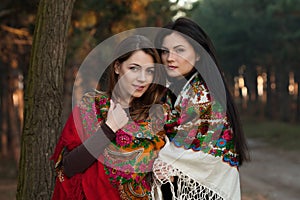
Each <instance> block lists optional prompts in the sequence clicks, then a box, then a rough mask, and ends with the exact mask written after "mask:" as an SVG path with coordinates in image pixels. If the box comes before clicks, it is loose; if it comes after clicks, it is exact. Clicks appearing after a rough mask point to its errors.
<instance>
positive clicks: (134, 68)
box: [129, 66, 138, 71]
mask: <svg viewBox="0 0 300 200" xmlns="http://www.w3.org/2000/svg"><path fill="white" fill-rule="evenodd" d="M129 69H130V70H131V71H138V68H137V67H135V66H131V67H129Z"/></svg>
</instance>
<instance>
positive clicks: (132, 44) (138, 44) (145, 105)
mask: <svg viewBox="0 0 300 200" xmlns="http://www.w3.org/2000/svg"><path fill="white" fill-rule="evenodd" d="M138 50H141V51H143V52H144V53H146V54H148V55H150V56H151V57H152V58H153V61H154V65H155V70H154V75H153V81H152V83H151V84H150V86H149V88H148V89H147V91H146V92H145V93H144V94H143V95H142V96H141V97H139V98H133V99H132V101H131V102H130V105H129V106H130V115H131V118H132V119H134V120H140V119H145V118H146V117H147V116H148V114H149V109H150V108H151V106H152V105H153V104H157V103H160V100H161V98H162V95H163V90H164V86H165V84H166V75H165V71H164V69H163V67H162V65H161V60H160V56H159V54H158V52H157V50H156V49H155V48H154V45H153V44H152V42H151V41H150V40H149V39H148V38H146V37H145V36H142V35H133V36H129V37H127V38H126V39H124V40H123V41H122V42H120V43H119V45H118V46H117V47H116V49H115V51H114V58H116V59H114V61H113V62H112V63H111V64H110V66H109V71H108V72H109V80H108V89H107V93H108V95H110V96H112V94H113V91H114V90H115V86H116V85H117V82H118V78H119V77H118V76H119V75H118V74H116V73H115V70H114V66H115V64H116V63H117V62H118V63H120V64H121V63H123V62H124V61H126V60H127V59H129V58H130V57H131V56H132V54H133V53H134V52H136V51H138Z"/></svg>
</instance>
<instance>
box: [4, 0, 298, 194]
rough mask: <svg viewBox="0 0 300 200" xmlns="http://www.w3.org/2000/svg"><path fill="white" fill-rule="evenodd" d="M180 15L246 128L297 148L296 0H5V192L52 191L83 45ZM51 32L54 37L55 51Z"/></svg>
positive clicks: (278, 144) (158, 24) (253, 135)
mask: <svg viewBox="0 0 300 200" xmlns="http://www.w3.org/2000/svg"><path fill="white" fill-rule="evenodd" d="M179 16H187V17H190V18H192V19H193V20H195V21H196V22H197V23H199V24H200V25H201V26H202V27H203V28H204V30H205V31H206V32H207V33H208V34H209V35H210V36H211V38H212V40H213V43H214V44H215V46H216V50H217V54H218V56H219V59H220V63H221V65H222V67H223V69H224V73H225V76H226V79H227V81H228V83H229V85H230V88H231V90H232V93H233V95H234V97H235V100H236V102H237V104H238V106H239V110H240V113H241V114H242V120H243V122H244V128H245V132H246V135H247V137H249V138H260V139H263V140H264V141H267V142H269V143H270V144H272V145H274V146H276V148H277V147H278V148H282V149H284V150H292V151H294V150H296V151H298V150H299V132H300V131H299V130H300V126H299V125H298V123H299V121H300V97H299V89H298V84H299V79H300V66H299V65H300V56H299V55H300V29H299V21H300V2H299V1H298V0H252V1H248V0H199V1H195V0H194V1H188V0H186V1H175V0H173V1H164V0H140V1H135V0H127V1H125V0H110V1H108V0H102V1H97V0H85V1H83V0H77V1H75V0H73V1H70V2H68V3H65V2H63V1H61V2H60V1H58V0H49V1H46V0H40V1H38V0H33V1H29V0H22V1H21V0H14V1H8V0H2V1H1V3H0V37H1V40H0V49H1V51H0V84H1V85H0V109H1V113H0V163H1V164H0V179H1V180H2V179H6V181H7V180H11V181H12V184H15V182H17V183H18V187H17V191H16V192H13V194H12V193H11V191H9V192H7V193H8V195H11V196H13V197H12V198H15V196H16V194H17V199H32V197H34V198H33V199H48V198H49V195H51V189H52V188H53V183H54V182H53V177H54V171H53V164H52V163H51V162H50V161H49V155H51V153H52V151H53V147H54V145H55V144H56V141H57V138H58V136H59V134H60V131H61V128H62V127H63V124H64V122H65V120H66V118H67V116H68V115H69V113H70V111H71V109H72V105H71V103H72V92H73V85H74V80H75V77H76V73H77V71H78V69H79V67H80V65H81V63H82V62H83V60H84V59H85V57H86V56H87V55H88V53H89V52H90V51H91V50H92V49H93V48H94V47H95V46H97V45H98V44H99V43H101V42H102V41H104V40H105V39H107V38H109V37H111V36H112V35H114V34H117V33H120V32H122V31H126V30H129V29H133V28H139V27H149V26H154V27H161V26H163V25H164V24H166V23H167V22H169V21H170V20H172V19H176V18H177V17H179ZM55 20H56V21H55ZM60 26H61V27H60ZM57 29H59V30H57ZM59 31H61V32H59ZM50 41H56V42H58V43H56V44H57V46H58V47H59V49H58V51H53V49H54V50H55V46H54V45H53V44H55V43H53V42H52V45H51V44H50ZM47 50H48V51H47ZM50 50H52V51H50ZM55 52H56V53H55ZM53 80H57V82H55V83H54V81H53ZM50 90H51V91H50ZM53 91H54V92H53ZM26 92H27V93H26ZM24 111H25V115H24ZM26 118H27V120H26ZM46 121H47V122H46ZM22 147H23V148H22ZM45 155H46V156H45ZM37 171H38V172H37ZM17 177H18V180H17ZM16 180H17V181H16ZM0 189H1V188H0Z"/></svg>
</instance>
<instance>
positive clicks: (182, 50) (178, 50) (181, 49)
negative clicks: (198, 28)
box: [175, 48, 184, 53]
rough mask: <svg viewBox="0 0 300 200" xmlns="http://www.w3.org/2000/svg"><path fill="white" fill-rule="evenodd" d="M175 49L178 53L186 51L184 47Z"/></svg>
mask: <svg viewBox="0 0 300 200" xmlns="http://www.w3.org/2000/svg"><path fill="white" fill-rule="evenodd" d="M175 51H176V53H182V52H184V49H183V48H178V49H176V50H175Z"/></svg>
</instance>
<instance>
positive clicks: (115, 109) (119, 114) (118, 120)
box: [106, 100, 129, 132]
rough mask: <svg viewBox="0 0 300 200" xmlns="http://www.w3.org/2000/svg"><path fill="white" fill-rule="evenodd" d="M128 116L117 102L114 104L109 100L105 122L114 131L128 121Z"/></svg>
mask: <svg viewBox="0 0 300 200" xmlns="http://www.w3.org/2000/svg"><path fill="white" fill-rule="evenodd" d="M128 120H129V119H128V116H127V114H126V112H125V110H124V109H123V108H122V107H121V105H120V104H119V103H117V104H115V103H114V102H113V100H110V107H109V110H108V113H107V119H106V124H107V125H108V126H109V127H110V128H111V129H112V130H113V131H114V132H116V131H117V130H119V129H121V128H122V127H123V126H125V125H126V124H127V122H128Z"/></svg>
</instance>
